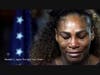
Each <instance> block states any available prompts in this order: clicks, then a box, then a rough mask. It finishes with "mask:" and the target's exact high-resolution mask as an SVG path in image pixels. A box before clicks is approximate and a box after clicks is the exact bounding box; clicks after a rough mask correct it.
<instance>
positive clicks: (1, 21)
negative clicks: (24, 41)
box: [0, 9, 100, 64]
mask: <svg viewBox="0 0 100 75" xmlns="http://www.w3.org/2000/svg"><path fill="white" fill-rule="evenodd" d="M51 11H52V9H32V10H30V14H31V31H30V32H31V39H30V41H32V39H37V33H38V31H39V30H41V29H42V28H43V27H44V26H45V25H46V23H47V22H48V21H49V20H50V19H51V17H50V15H49V14H48V13H49V12H51ZM95 11H96V13H97V14H96V15H95V14H94V17H95V16H97V17H98V18H97V17H96V18H95V19H96V20H97V22H96V27H97V29H98V32H99V33H100V30H99V28H100V19H99V15H100V10H95ZM15 15H16V10H0V34H1V35H0V50H1V52H0V54H1V56H0V57H1V61H0V62H1V64H8V62H6V61H5V60H4V59H5V58H7V57H9V56H10V55H11V53H10V49H9V46H10V43H11V40H10V39H11V36H12V32H13V25H14V24H15V23H14V18H15ZM98 38H100V34H98ZM17 54H18V53H17ZM14 64H15V63H14Z"/></svg>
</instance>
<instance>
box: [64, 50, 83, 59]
mask: <svg viewBox="0 0 100 75" xmlns="http://www.w3.org/2000/svg"><path fill="white" fill-rule="evenodd" d="M66 54H67V55H68V56H70V57H73V58H76V57H79V56H80V55H81V54H82V52H79V51H77V52H66Z"/></svg>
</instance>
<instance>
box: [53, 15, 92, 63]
mask: <svg viewBox="0 0 100 75" xmlns="http://www.w3.org/2000/svg"><path fill="white" fill-rule="evenodd" d="M55 31H56V36H55V38H56V41H57V42H58V44H59V47H60V50H61V53H62V56H64V58H65V59H66V61H68V62H71V63H77V62H80V61H82V60H83V59H84V58H85V57H86V56H87V55H88V53H89V46H90V44H91V40H92V39H93V38H92V37H93V36H92V35H91V29H90V28H89V26H88V25H87V24H86V21H85V19H84V18H83V17H82V16H79V15H77V14H72V15H71V14H70V15H67V16H65V17H63V18H62V19H60V20H59V22H58V27H57V29H55Z"/></svg>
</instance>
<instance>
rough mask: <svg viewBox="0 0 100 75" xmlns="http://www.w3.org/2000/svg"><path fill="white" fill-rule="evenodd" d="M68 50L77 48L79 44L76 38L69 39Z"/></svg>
mask: <svg viewBox="0 0 100 75" xmlns="http://www.w3.org/2000/svg"><path fill="white" fill-rule="evenodd" d="M69 48H73V49H76V48H79V43H78V40H77V39H76V38H72V39H70V42H69Z"/></svg>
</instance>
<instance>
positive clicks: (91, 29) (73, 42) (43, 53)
mask: <svg viewBox="0 0 100 75" xmlns="http://www.w3.org/2000/svg"><path fill="white" fill-rule="evenodd" d="M50 14H51V16H53V18H52V19H51V21H50V22H49V23H48V24H47V26H46V27H45V28H44V29H43V30H42V31H41V32H40V33H39V39H38V40H37V41H35V43H34V44H33V45H32V50H31V52H30V57H31V59H32V61H31V62H32V64H33V65H97V64H98V63H99V56H98V55H99V54H97V53H98V52H97V51H98V50H99V41H98V39H97V35H96V34H97V32H96V29H95V22H94V21H93V17H92V14H91V13H90V12H89V11H86V10H67V9H62V10H54V11H53V12H51V13H50Z"/></svg>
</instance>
